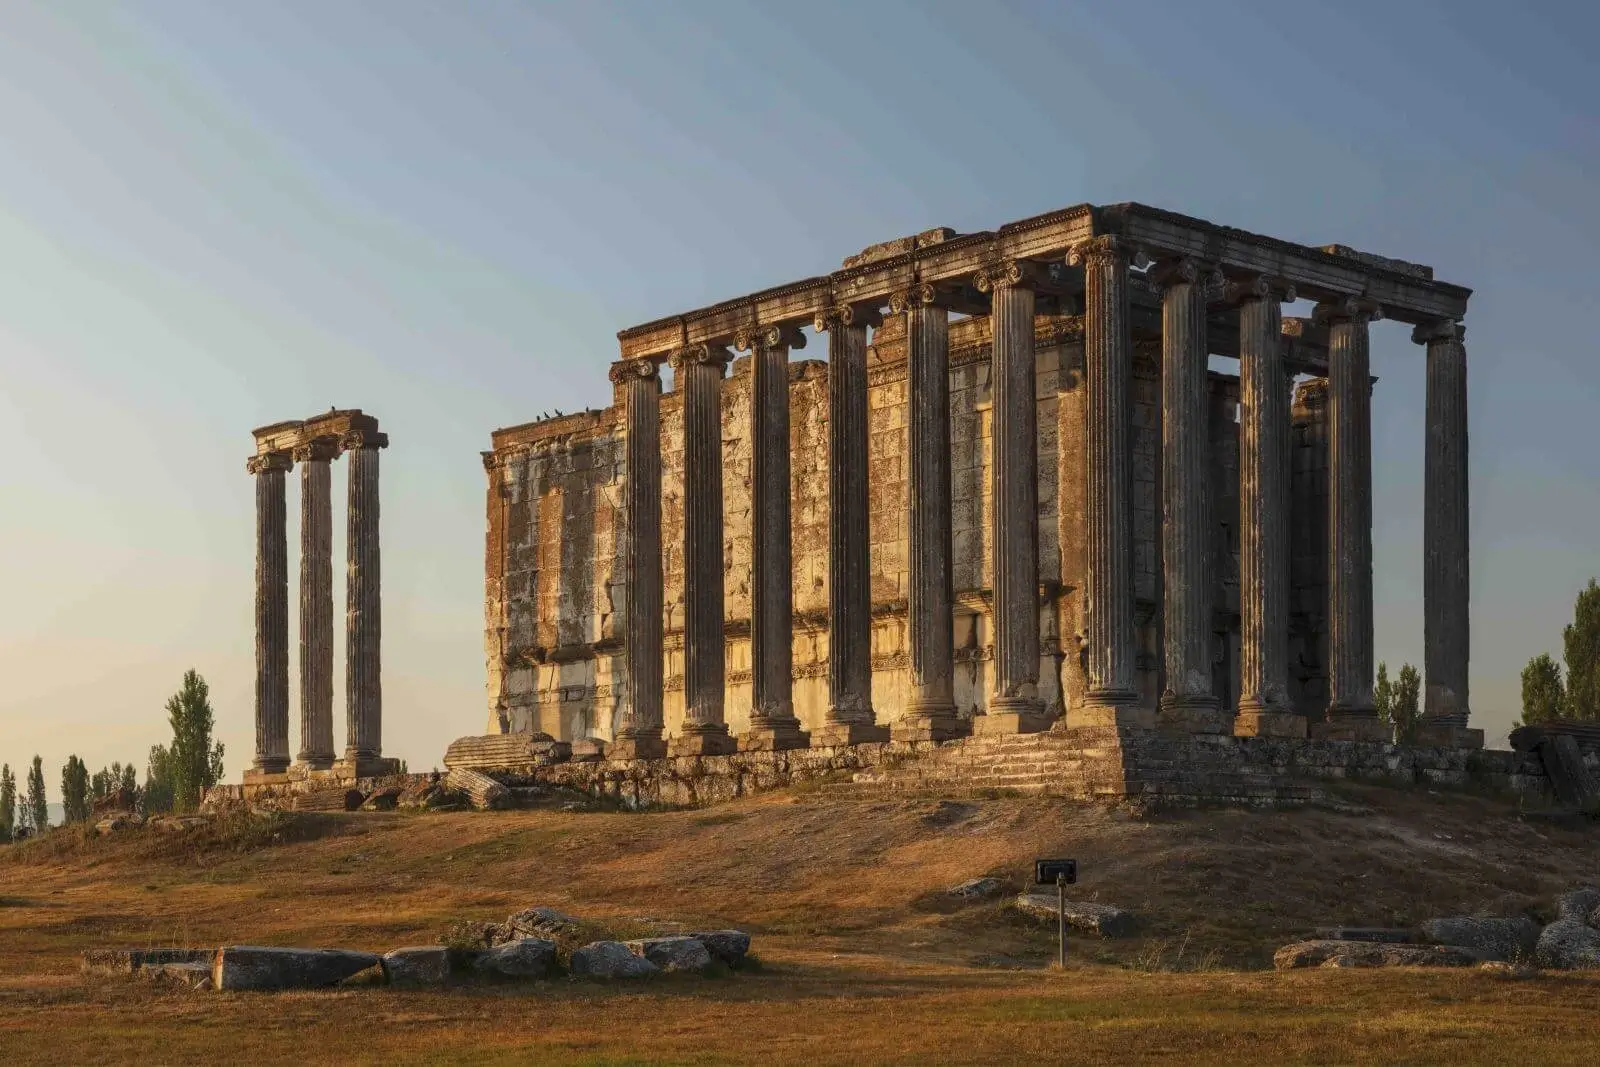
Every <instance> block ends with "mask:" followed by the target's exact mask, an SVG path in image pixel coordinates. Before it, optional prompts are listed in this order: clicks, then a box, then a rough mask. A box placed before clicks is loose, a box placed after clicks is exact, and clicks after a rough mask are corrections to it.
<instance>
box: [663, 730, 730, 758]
mask: <svg viewBox="0 0 1600 1067" xmlns="http://www.w3.org/2000/svg"><path fill="white" fill-rule="evenodd" d="M737 747H738V746H737V745H736V744H735V743H734V740H733V738H731V737H729V736H728V727H727V726H726V725H725V724H723V723H718V724H717V725H716V726H714V727H710V728H705V729H699V730H694V731H693V732H691V733H683V734H679V735H678V736H677V737H674V738H673V739H672V740H671V741H669V742H667V755H669V756H731V755H732V754H733V753H734V751H735V750H736V749H737Z"/></svg>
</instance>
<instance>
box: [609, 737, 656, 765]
mask: <svg viewBox="0 0 1600 1067" xmlns="http://www.w3.org/2000/svg"><path fill="white" fill-rule="evenodd" d="M666 755H667V743H666V742H665V741H663V740H662V739H661V738H659V737H622V738H618V739H617V740H615V741H613V742H611V743H610V744H609V745H607V746H606V747H605V758H606V759H608V760H638V759H665V758H666Z"/></svg>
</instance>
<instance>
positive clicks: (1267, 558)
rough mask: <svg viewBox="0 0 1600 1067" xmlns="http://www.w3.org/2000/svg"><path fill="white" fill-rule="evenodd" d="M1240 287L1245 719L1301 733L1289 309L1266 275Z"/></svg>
mask: <svg viewBox="0 0 1600 1067" xmlns="http://www.w3.org/2000/svg"><path fill="white" fill-rule="evenodd" d="M1238 289H1239V400H1240V402H1239V512H1240V516H1239V519H1240V521H1239V721H1238V724H1237V727H1236V732H1238V733H1241V734H1267V735H1280V736H1281V735H1284V734H1290V735H1300V736H1303V735H1304V733H1305V720H1304V719H1303V718H1302V717H1301V716H1298V715H1292V711H1293V709H1292V707H1291V706H1290V703H1289V460H1288V455H1289V395H1288V394H1289V389H1290V388H1292V385H1289V386H1286V384H1285V381H1286V378H1287V377H1288V376H1287V374H1286V371H1285V369H1284V363H1283V337H1282V333H1283V307H1282V304H1281V301H1282V299H1283V298H1284V297H1286V296H1291V295H1292V294H1290V293H1288V292H1286V291H1284V290H1281V289H1274V288H1273V287H1272V286H1271V285H1269V284H1268V283H1267V282H1266V281H1265V280H1264V279H1256V280H1255V281H1253V282H1251V283H1247V284H1245V285H1241V286H1239V287H1238Z"/></svg>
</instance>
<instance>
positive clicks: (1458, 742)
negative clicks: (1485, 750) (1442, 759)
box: [1412, 722, 1483, 748]
mask: <svg viewBox="0 0 1600 1067" xmlns="http://www.w3.org/2000/svg"><path fill="white" fill-rule="evenodd" d="M1412 743H1413V744H1415V745H1417V746H1418V747H1419V748H1482V747H1483V731H1482V730H1475V729H1473V728H1471V727H1468V726H1454V725H1451V724H1448V723H1440V724H1438V725H1434V724H1432V723H1428V722H1424V723H1422V724H1421V725H1419V726H1418V727H1417V736H1416V740H1415V741H1413V742H1412Z"/></svg>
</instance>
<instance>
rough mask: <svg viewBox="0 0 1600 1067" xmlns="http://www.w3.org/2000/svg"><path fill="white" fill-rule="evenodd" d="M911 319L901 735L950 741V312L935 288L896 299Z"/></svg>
mask: <svg viewBox="0 0 1600 1067" xmlns="http://www.w3.org/2000/svg"><path fill="white" fill-rule="evenodd" d="M890 306H891V308H892V309H893V310H895V311H896V312H898V313H901V314H904V315H905V322H906V392H907V407H908V410H909V423H910V425H909V431H910V438H909V442H908V448H907V452H906V464H907V472H906V491H907V508H906V523H907V530H906V549H907V553H908V555H909V559H908V561H907V571H908V575H909V579H910V586H909V588H908V590H907V605H906V615H907V619H908V621H909V630H910V633H909V643H910V652H911V656H910V659H911V691H910V696H909V699H908V700H907V701H906V707H905V713H904V715H903V716H902V719H901V722H900V723H898V724H896V727H895V730H896V736H899V737H904V738H906V739H908V740H909V739H918V738H924V737H926V738H933V739H939V738H943V737H948V736H950V734H951V733H952V732H953V731H954V729H955V726H956V714H955V712H956V706H955V647H954V646H955V626H954V619H953V617H952V612H953V610H954V599H955V598H954V594H953V591H952V583H951V572H950V566H951V558H950V552H951V515H950V333H949V326H950V313H949V311H948V309H946V308H945V307H943V306H942V305H940V304H939V303H938V300H937V295H936V294H935V292H934V290H933V288H932V287H931V286H918V287H914V288H912V289H911V290H909V291H907V292H903V293H899V294H896V295H895V296H894V297H893V298H892V299H891V302H890Z"/></svg>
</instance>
